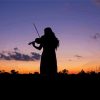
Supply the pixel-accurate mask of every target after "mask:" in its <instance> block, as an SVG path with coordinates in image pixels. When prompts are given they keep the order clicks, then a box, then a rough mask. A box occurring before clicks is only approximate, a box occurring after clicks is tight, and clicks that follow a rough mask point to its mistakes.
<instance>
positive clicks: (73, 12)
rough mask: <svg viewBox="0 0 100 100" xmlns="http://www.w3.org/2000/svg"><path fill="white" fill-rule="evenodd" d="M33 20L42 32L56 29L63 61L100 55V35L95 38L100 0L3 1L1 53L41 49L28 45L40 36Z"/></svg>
mask: <svg viewBox="0 0 100 100" xmlns="http://www.w3.org/2000/svg"><path fill="white" fill-rule="evenodd" d="M32 23H35V24H36V26H37V28H38V30H39V33H40V35H43V29H44V28H45V27H48V26H50V27H51V28H52V29H53V31H54V32H55V33H56V35H57V37H58V38H59V39H60V41H61V42H60V48H59V49H58V57H59V58H61V59H60V60H63V61H67V60H69V59H74V55H79V56H83V57H85V58H86V59H89V58H88V57H90V58H91V57H92V56H94V55H95V56H98V54H99V51H100V40H99V37H98V38H96V39H95V38H93V37H94V36H95V34H96V33H100V0H0V52H2V50H7V51H8V50H9V51H10V50H12V49H13V48H15V47H18V48H19V49H20V50H21V51H23V52H25V53H28V52H31V51H36V52H39V51H37V50H35V49H33V48H32V47H30V46H28V45H27V43H28V42H30V41H32V40H34V38H36V37H37V34H36V31H35V29H34V27H33V25H32ZM60 60H59V61H60Z"/></svg>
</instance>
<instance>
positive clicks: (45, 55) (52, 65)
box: [40, 36, 57, 76]
mask: <svg viewBox="0 0 100 100" xmlns="http://www.w3.org/2000/svg"><path fill="white" fill-rule="evenodd" d="M55 43H56V41H55V39H51V38H47V37H45V36H42V37H41V45H42V47H43V52H42V56H41V63H40V74H42V75H52V76H53V75H55V74H57V60H56V52H55Z"/></svg>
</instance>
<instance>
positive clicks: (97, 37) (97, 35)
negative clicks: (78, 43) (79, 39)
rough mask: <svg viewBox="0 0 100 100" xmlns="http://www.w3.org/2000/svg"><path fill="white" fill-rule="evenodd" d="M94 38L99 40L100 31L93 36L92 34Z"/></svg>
mask: <svg viewBox="0 0 100 100" xmlns="http://www.w3.org/2000/svg"><path fill="white" fill-rule="evenodd" d="M92 38H93V39H95V40H97V39H99V38H100V33H95V34H94V35H93V36H92Z"/></svg>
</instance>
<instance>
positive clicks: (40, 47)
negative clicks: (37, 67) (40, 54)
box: [32, 42, 42, 50]
mask: <svg viewBox="0 0 100 100" xmlns="http://www.w3.org/2000/svg"><path fill="white" fill-rule="evenodd" d="M32 45H33V47H35V48H36V49H38V50H41V49H42V45H41V44H40V45H39V46H38V47H37V46H36V45H35V42H33V43H32Z"/></svg>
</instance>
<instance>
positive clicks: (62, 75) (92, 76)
mask: <svg viewBox="0 0 100 100" xmlns="http://www.w3.org/2000/svg"><path fill="white" fill-rule="evenodd" d="M50 79H53V80H64V81H68V80H97V81H100V72H95V71H91V72H85V71H84V70H81V71H80V72H79V73H78V74H69V71H68V70H66V69H64V70H62V71H60V72H58V73H57V75H56V76H53V77H52V76H51V77H48V76H42V75H40V74H39V73H38V72H35V73H29V74H20V73H19V72H18V71H15V70H11V71H10V72H5V71H4V70H3V71H0V80H32V81H34V80H50Z"/></svg>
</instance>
